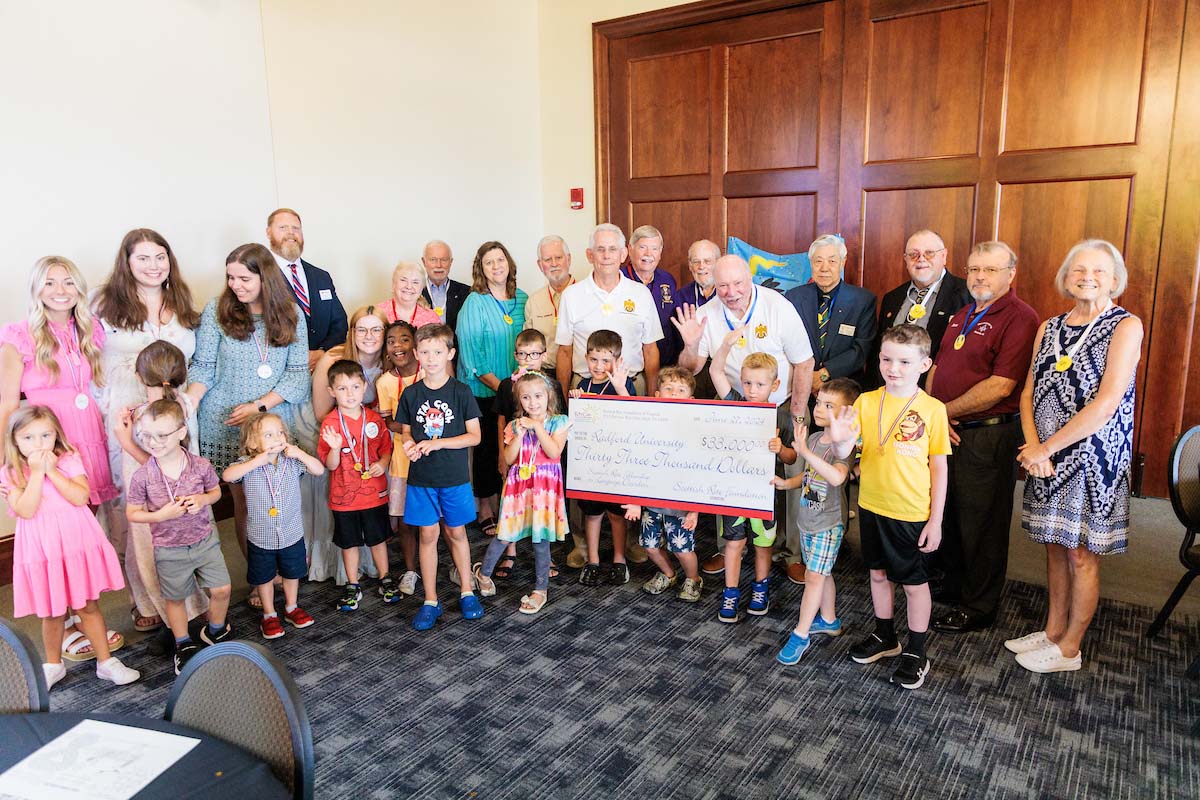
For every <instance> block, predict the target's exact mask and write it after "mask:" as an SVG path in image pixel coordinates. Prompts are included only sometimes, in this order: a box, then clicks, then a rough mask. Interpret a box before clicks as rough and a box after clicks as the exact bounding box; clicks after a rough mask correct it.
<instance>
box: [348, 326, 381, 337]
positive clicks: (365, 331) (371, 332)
mask: <svg viewBox="0 0 1200 800" xmlns="http://www.w3.org/2000/svg"><path fill="white" fill-rule="evenodd" d="M354 332H355V333H357V334H358V335H359V336H383V328H358V327H356V328H355V329H354Z"/></svg>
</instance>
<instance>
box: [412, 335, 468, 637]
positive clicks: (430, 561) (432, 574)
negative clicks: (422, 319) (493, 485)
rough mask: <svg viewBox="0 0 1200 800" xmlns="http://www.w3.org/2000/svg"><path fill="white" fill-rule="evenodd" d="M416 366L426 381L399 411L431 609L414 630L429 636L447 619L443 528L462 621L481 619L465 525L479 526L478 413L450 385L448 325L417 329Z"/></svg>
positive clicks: (462, 387)
mask: <svg viewBox="0 0 1200 800" xmlns="http://www.w3.org/2000/svg"><path fill="white" fill-rule="evenodd" d="M416 338H417V360H418V361H419V362H420V364H421V368H422V369H423V370H425V378H424V379H423V380H420V381H417V382H416V383H414V384H413V385H412V386H410V387H408V388H407V389H405V390H404V394H402V395H400V401H399V403H398V404H397V406H396V422H398V423H400V426H401V427H400V440H401V442H402V443H403V446H404V453H405V455H407V456H408V459H409V468H408V487H407V490H406V494H405V500H404V521H405V522H406V523H408V524H409V525H412V526H414V527H417V528H419V529H420V532H421V540H420V554H421V556H420V561H421V585H422V586H423V587H424V588H425V604H424V605H422V606H421V608H420V609H418V611H417V615H416V616H415V617H414V618H413V627H414V628H416V629H417V630H419V631H426V630H429V629H430V628H432V627H433V626H434V624H435V623H436V622H437V620H438V617H440V616H441V615H442V605H441V603H439V602H438V598H437V561H438V556H437V541H438V533H439V532H440V530H441V527H440V523H441V521H443V520H445V523H446V538H447V540H448V542H447V543H448V545H449V547H450V554H451V557H452V558H453V559H454V565H455V567H457V568H458V574H459V575H461V576H462V594H461V596H460V600H459V604H460V608H461V609H462V615H463V619H479V618H480V617H482V616H483V606H482V605H481V604H480V602H479V598H478V597H476V596H475V585H474V581H473V580H472V575H471V551H470V547H469V546H468V544H467V530H466V526H467V523H469V522H473V521H474V519H475V495H474V492H472V490H471V476H470V466H469V463H470V462H469V458H470V456H469V454H468V452H467V448H468V447H474V446H475V445H477V444H479V439H480V431H479V416H480V415H479V406H478V404H477V403H476V402H475V398H474V397H473V396H472V395H471V390H470V389H469V388H468V387H467V385H466V384H465V383H462V382H461V381H459V380H456V379H455V378H453V377H451V375H450V373H449V371H448V370H449V365H450V362H451V360H453V358H454V347H453V344H454V332H453V331H451V330H450V328H449V327H447V326H446V325H425V326H423V327H421V328H418V329H417V337H416Z"/></svg>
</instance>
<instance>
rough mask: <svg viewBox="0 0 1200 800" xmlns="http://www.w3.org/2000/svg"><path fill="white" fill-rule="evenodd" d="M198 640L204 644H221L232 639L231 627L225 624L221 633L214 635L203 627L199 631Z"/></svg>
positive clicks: (206, 627)
mask: <svg viewBox="0 0 1200 800" xmlns="http://www.w3.org/2000/svg"><path fill="white" fill-rule="evenodd" d="M200 638H201V640H203V641H204V643H205V644H216V643H217V642H223V641H225V640H227V639H232V638H233V626H232V625H230V624H229V623H228V622H226V623H225V627H224V628H222V629H221V632H220V633H218V634H216V635H214V634H213V633H212V632H210V631H209V629H208V626H207V625H205V626H204V627H203V628H201V629H200Z"/></svg>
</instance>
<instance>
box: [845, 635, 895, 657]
mask: <svg viewBox="0 0 1200 800" xmlns="http://www.w3.org/2000/svg"><path fill="white" fill-rule="evenodd" d="M898 655H900V643H899V642H897V641H896V640H895V639H892V641H890V642H885V641H884V640H883V639H880V638H879V635H878V634H875V633H872V634H871V635H870V636H868V637H867V638H865V639H863V640H861V641H860V642H858V643H857V644H856V645H854V646H853V647H851V648H850V657H851V658H852V659H854V660H855V661H856V662H858V663H859V664H874V663H875V662H876V661H878V660H879V659H881V658H892V657H894V656H898Z"/></svg>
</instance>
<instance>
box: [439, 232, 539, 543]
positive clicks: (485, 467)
mask: <svg viewBox="0 0 1200 800" xmlns="http://www.w3.org/2000/svg"><path fill="white" fill-rule="evenodd" d="M471 279H472V280H471V294H470V295H468V296H467V299H466V301H465V302H464V303H463V306H462V309H461V310H460V311H459V312H458V330H457V331H456V333H457V335H458V377H459V380H461V381H463V382H464V383H466V384H467V386H469V387H471V394H473V395H475V401H476V402H477V403H479V412H480V414H481V415H482V416H481V418H480V421H479V425H480V428H481V429H482V430H481V432H482V435H483V438H482V441H480V443H479V444H478V445H477V446H476V447H475V448H474V454H473V456H472V459H473V460H472V466H473V472H472V475H473V476H474V477H473V480H474V483H475V497H476V498H478V500H479V516H480V520H479V527H480V528H482V529H483V532H484V533H487V534H488V535H491V534H493V533H494V532H495V530H496V512H497V510H498V505H499V503H498V500H499V494H500V479H501V473H500V432H499V430H498V429H497V426H496V409H495V402H496V389H497V388H498V387H499V386H500V381H502V380H504V379H505V378H507V377H509V376H510V375H512V373H513V371H514V370H515V369H516V368H517V360H516V356H515V355H514V352H515V350H516V343H517V334H518V333H520V332H521V331H522V330H523V329H524V327H525V301H526V300H528V299H529V297H528V295H526V294H525V292H523V291H521V290H520V289H518V288H517V265H516V262H514V261H513V259H512V256H511V255H509V252H508V248H506V247H505V246H504V245H502V244H500V242H484V243H483V244H482V245H480V246H479V250H477V251H476V252H475V261H474V263H473V264H472V265H471Z"/></svg>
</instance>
